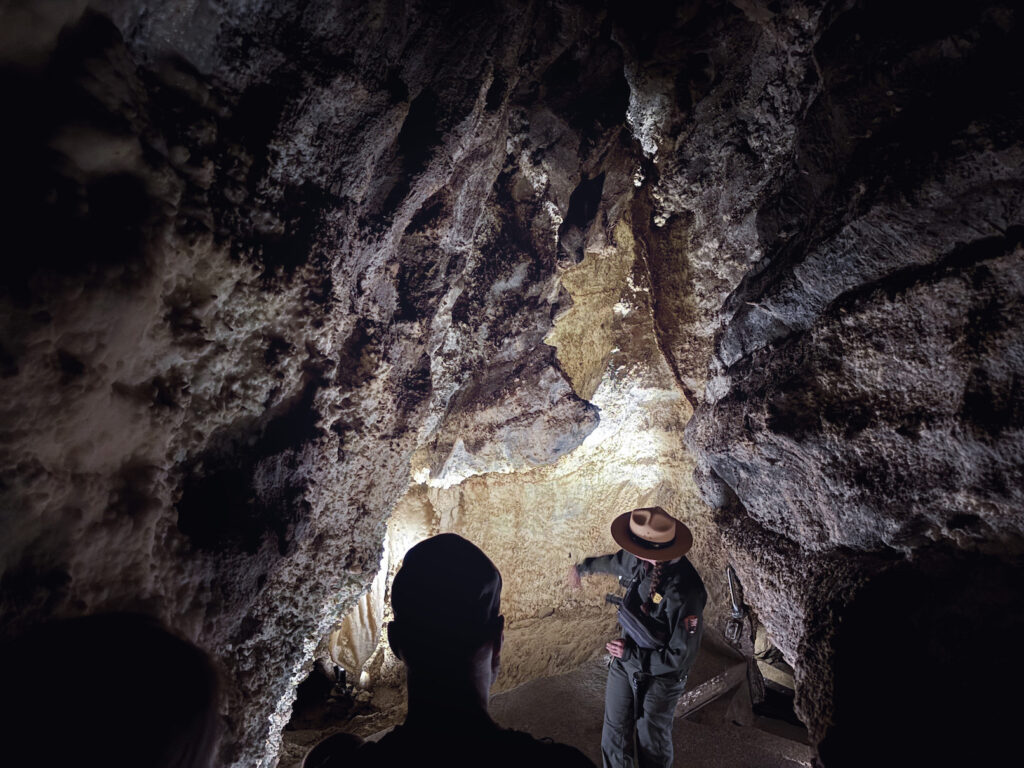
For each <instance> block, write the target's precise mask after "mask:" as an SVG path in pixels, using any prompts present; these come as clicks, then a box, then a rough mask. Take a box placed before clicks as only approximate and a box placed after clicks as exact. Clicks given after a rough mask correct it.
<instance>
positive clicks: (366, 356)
mask: <svg viewBox="0 0 1024 768" xmlns="http://www.w3.org/2000/svg"><path fill="white" fill-rule="evenodd" d="M1022 57H1024V40H1022V31H1021V20H1020V10H1019V9H1018V8H1017V7H1016V4H1014V3H1011V2H978V3H962V4H958V5H956V6H955V7H950V8H946V7H945V6H936V5H934V4H931V3H924V2H904V3H896V4H893V3H885V2H879V1H876V0H844V1H843V2H816V1H814V0H792V1H791V0H782V1H780V2H760V0H734V1H733V2H724V1H720V2H719V1H716V0H703V1H701V0H694V1H692V2H683V3H668V2H651V3H644V2H641V3H630V4H626V3H611V4H607V5H606V4H600V3H571V2H565V3H545V2H534V3H526V2H523V3H463V2H446V3H412V2H408V3H403V2H385V1H384V0H380V1H379V2H347V3H346V2H326V0H310V1H308V2H293V1H292V0H286V1H284V2H241V1H236V0H225V2H218V3H214V2H207V1H206V0H191V1H190V2H186V3H177V2H151V3H139V2H133V1H132V0H97V1H96V2H92V3H85V2H71V1H69V2H48V3H33V2H27V1H26V2H12V3H6V4H4V6H3V8H2V9H0V81H2V83H3V94H4V99H5V107H6V109H5V112H6V114H7V117H6V118H5V120H4V121H3V122H2V127H0V131H2V132H3V142H2V144H0V146H2V149H0V155H2V163H3V174H2V178H3V182H2V185H0V187H2V190H3V191H2V194H3V201H2V210H3V212H4V213H3V216H4V223H5V225H4V244H3V248H4V252H5V256H4V260H3V261H4V266H3V270H4V277H3V280H2V283H0V431H2V436H3V439H2V440H0V498H2V504H3V515H4V523H3V535H2V536H0V574H2V575H0V588H2V595H0V600H2V602H0V605H2V619H0V626H2V629H3V631H4V632H5V633H15V632H18V631H20V630H22V629H24V628H26V627H28V626H30V625H31V624H33V623H35V622H37V621H40V620H42V619H45V618H47V617H51V616H59V615H74V614H80V613H85V612H90V611H97V610H105V609H131V610H141V611H145V612H149V613H154V614H156V615H158V616H160V617H161V618H163V619H164V620H165V621H167V622H168V623H170V624H171V625H173V626H175V627H177V628H178V629H179V630H180V631H182V632H183V633H184V634H186V635H187V636H188V637H190V638H191V639H193V640H195V641H196V642H197V643H198V644H200V645H201V646H202V647H204V648H206V649H207V650H209V651H210V652H211V653H212V654H213V655H214V656H215V658H216V659H217V660H218V664H219V665H220V666H221V668H222V670H223V671H224V672H225V679H226V680H227V681H228V683H227V685H226V695H227V700H226V702H225V705H224V711H225V718H226V724H227V736H226V738H225V740H224V746H223V748H222V755H221V759H222V762H223V763H224V764H231V765H270V764H271V763H272V762H273V759H274V755H275V753H276V750H277V748H278V743H279V738H280V729H281V727H282V726H283V724H284V722H285V721H286V720H287V718H288V714H289V711H290V707H291V702H292V698H293V695H294V687H295V684H296V683H297V682H298V681H299V680H300V679H301V678H302V677H303V676H304V675H305V674H306V672H307V671H308V668H309V664H310V662H311V660H312V657H313V654H314V652H315V650H316V648H317V644H318V643H321V642H322V640H323V638H324V637H325V636H327V633H328V632H329V630H331V629H332V628H334V627H336V626H337V624H338V622H339V621H340V618H341V616H342V615H343V614H344V612H345V611H347V610H348V609H349V608H350V607H351V606H352V605H353V604H354V602H355V601H356V599H357V598H358V597H359V595H360V594H362V593H364V592H365V590H366V589H367V588H368V587H369V586H370V584H371V581H372V580H373V577H374V574H375V573H376V572H377V570H378V568H380V567H381V564H382V562H383V563H384V565H385V568H386V567H389V566H388V557H389V555H388V554H387V552H388V551H389V549H388V547H391V548H394V547H393V545H394V541H395V540H397V539H395V536H398V539H401V536H402V535H406V536H411V535H412V534H411V533H410V531H418V532H419V534H420V535H425V533H427V532H430V531H433V530H442V529H443V530H457V531H460V532H462V533H463V534H464V535H467V536H469V537H470V538H473V539H474V540H476V541H478V542H479V543H481V545H482V546H484V548H485V549H486V550H487V551H488V552H489V553H492V554H493V557H494V560H495V562H496V563H497V564H498V565H499V567H501V568H502V570H503V572H504V573H505V574H506V597H505V600H506V611H507V612H508V614H509V617H510V643H509V645H510V651H509V659H510V661H509V665H508V667H509V668H508V670H507V671H506V675H508V676H509V677H507V681H506V682H507V684H513V683H515V682H520V681H522V680H526V679H530V678H531V677H535V676H538V675H544V674H552V673H554V672H557V671H558V670H559V669H564V668H565V667H567V666H572V665H574V664H578V663H580V662H581V661H582V660H584V659H585V658H587V655H588V654H590V653H592V649H590V648H589V646H586V645H585V644H586V643H587V642H588V641H589V640H590V639H592V637H593V635H594V634H595V633H596V632H600V631H602V628H603V627H604V626H605V625H606V624H607V622H608V617H607V616H606V615H603V614H602V615H598V614H597V613H596V610H597V609H596V608H595V607H594V606H593V605H591V606H589V607H588V606H587V605H585V604H584V603H585V602H586V600H585V599H581V598H578V597H573V596H571V595H569V593H568V592H567V590H566V589H565V587H564V584H562V583H561V581H560V579H561V578H562V576H563V574H564V569H565V567H566V566H567V565H568V564H569V563H570V562H571V561H572V558H579V557H582V556H585V555H587V554H591V553H593V552H594V551H596V550H597V549H599V548H601V547H606V546H610V540H609V539H608V537H607V535H606V530H605V527H604V526H606V523H607V520H608V518H609V516H610V515H611V514H613V513H615V512H617V511H621V510H622V509H624V508H628V507H629V506H632V505H638V504H640V503H660V504H663V505H665V506H666V507H669V508H671V509H673V510H675V511H676V512H677V514H679V515H680V516H681V517H683V518H684V519H686V520H687V521H688V522H689V523H691V525H692V527H693V528H694V530H695V531H696V532H697V533H698V537H697V538H698V546H697V548H696V549H695V551H694V560H695V562H697V564H698V566H699V567H700V568H701V569H702V572H703V573H704V574H705V581H706V582H707V583H708V587H709V592H710V593H711V597H712V602H711V606H710V608H709V617H710V620H711V622H712V623H713V624H715V623H717V624H719V625H720V624H721V622H722V621H724V618H725V614H726V612H727V602H726V598H725V592H724V581H723V579H724V572H723V569H724V566H725V564H726V563H730V564H732V565H733V567H734V568H735V569H736V572H737V573H738V575H739V578H740V580H741V581H742V583H743V585H744V589H745V595H746V599H747V601H748V602H749V603H750V606H751V608H752V609H753V610H754V611H755V612H756V615H757V617H758V619H759V621H761V622H762V623H763V624H764V625H765V627H767V629H768V631H769V633H770V634H771V637H772V640H773V642H774V643H775V644H776V645H777V646H778V648H779V650H780V651H781V652H782V654H783V655H784V656H785V658H786V660H787V661H789V662H790V663H791V664H793V665H794V666H795V669H796V681H797V707H798V711H799V713H800V715H801V717H802V718H803V720H804V722H805V723H806V724H807V725H808V728H809V731H810V734H811V736H812V738H813V739H814V741H815V742H820V744H821V756H822V758H823V759H825V761H826V764H827V765H843V764H856V763H844V757H843V755H849V754H852V753H851V752H849V751H848V748H850V747H849V745H850V744H851V743H853V741H854V738H853V736H852V735H851V733H852V732H854V731H855V730H856V729H855V728H854V725H855V724H856V725H857V726H858V727H859V724H860V721H859V720H858V719H857V716H856V714H851V712H855V711H856V710H857V706H858V702H860V701H861V699H860V698H858V697H860V696H862V695H864V693H863V691H861V690H860V689H859V688H858V687H857V684H856V682H850V681H856V680H858V679H859V678H860V677H862V675H863V672H864V669H862V668H860V667H858V666H857V665H856V664H855V663H853V662H852V661H850V659H851V657H852V656H854V655H855V651H853V650H851V649H852V648H855V647H856V646H857V644H858V643H861V642H864V643H866V646H867V647H871V648H873V649H874V651H873V652H877V653H884V647H883V646H876V645H872V642H874V640H873V638H868V637H861V636H860V635H857V634H855V633H854V634H851V633H850V632H849V631H844V630H841V629H840V626H841V619H842V617H843V616H844V615H849V616H851V617H860V618H863V617H865V616H871V615H875V612H877V615H880V616H886V617H889V618H891V619H892V620H893V621H895V622H896V623H899V617H901V616H910V617H911V618H912V623H913V627H914V630H913V631H915V632H920V633H922V634H929V635H935V634H941V633H942V632H943V631H944V629H945V626H946V625H945V624H943V623H940V622H939V620H938V619H936V618H934V616H935V615H936V614H935V611H932V610H931V608H935V609H938V608H939V607H940V606H941V607H945V606H946V603H945V602H943V600H942V599H941V598H940V597H939V596H937V595H936V594H930V593H929V588H928V584H940V585H943V589H944V590H946V592H945V594H948V595H952V596H953V597H951V598H950V599H951V600H953V599H956V600H958V601H959V602H958V604H957V610H958V611H959V613H957V614H956V616H957V617H958V618H957V626H958V627H964V626H968V625H970V626H974V627H979V626H980V627H981V629H979V630H977V631H978V632H979V633H980V634H979V635H978V636H975V635H970V634H965V635H959V634H956V633H954V635H953V638H952V639H951V640H950V641H949V642H950V644H956V643H960V642H963V643H972V642H975V641H977V640H978V638H979V637H982V636H983V639H984V641H985V642H986V643H987V644H988V645H989V647H991V648H993V649H994V650H993V652H992V654H991V658H993V659H996V660H1000V659H1004V658H1009V650H1007V649H1006V648H1004V646H1005V643H1006V638H1007V637H1012V636H1014V633H1016V636H1019V630H1020V629H1021V623H1022V622H1024V618H1022V617H1021V615H1020V611H1019V607H1018V606H1017V602H1018V601H1017V598H1016V597H1015V595H1016V594H1017V592H1016V591H1015V588H1013V589H1011V586H1008V585H1013V584H1019V583H1020V557H1021V555H1022V546H1021V542H1022V534H1024V515H1022V514H1021V501H1022V499H1021V493H1022V491H1021V488H1022V487H1024V482H1022V480H1024V478H1022V466H1024V461H1022V459H1024V444H1022V440H1021V430H1022V428H1024V395H1022V383H1021V382H1022V381H1024V333H1022V331H1024V310H1022V306H1024V305H1022V302H1021V296H1022V292H1024V269H1022V266H1024V264H1022V259H1024V173H1022V170H1024V131H1022V128H1024V98H1022V93H1021V80H1020V77H1019V73H1020V72H1022V71H1024V66H1022V65H1024V61H1022ZM392 512H395V518H396V519H401V520H406V521H413V522H408V526H407V528H406V529H405V533H404V534H401V533H399V534H395V536H393V535H392V534H388V536H389V537H390V538H391V543H390V544H388V545H385V532H386V530H387V527H388V521H389V519H391V517H392ZM402 540H403V541H404V539H402ZM399 549H401V548H400V547H399ZM382 553H384V559H383V561H382ZM400 554H401V553H400V551H397V552H396V555H395V556H396V557H398V556H400ZM392 565H393V563H392ZM963 573H969V574H971V575H970V577H969V578H968V579H967V580H966V581H965V580H964V579H963V578H960V574H963ZM978 592H980V593H983V594H984V598H979V599H977V600H974V599H972V597H971V595H974V594H975V593H978ZM886 595H890V596H891V597H888V598H887V597H886ZM589 597H593V595H590V596H589ZM589 597H588V598H587V599H589ZM897 597H899V599H901V600H903V599H906V600H908V601H910V602H912V603H914V604H915V607H914V608H913V610H910V611H908V612H907V613H900V612H899V611H896V609H895V608H894V607H893V604H892V603H891V600H896V599H897ZM886 600H890V602H886ZM915 601H916V602H915ZM591 602H593V601H591ZM997 614H998V615H999V616H1001V617H1002V618H1001V619H1000V621H1002V622H1003V623H1001V624H998V625H993V626H992V629H991V631H988V630H987V629H985V628H986V627H988V626H989V625H988V624H987V623H986V622H987V621H989V618H990V617H991V616H993V615H997ZM851 620H852V619H851ZM958 631H959V630H958ZM963 631H964V632H966V630H963ZM908 632H909V630H908ZM889 634H894V635H895V636H896V637H895V639H894V641H893V642H894V647H896V648H899V649H902V651H901V652H903V653H906V654H912V653H913V643H910V642H909V641H907V640H906V637H907V635H900V634H899V632H897V631H896V630H891V631H889ZM517 637H519V638H521V639H522V643H521V644H519V645H516V643H515V642H513V641H514V640H515V639H516V638H517ZM531 643H532V644H536V645H537V647H541V648H544V649H546V650H545V652H544V653H543V654H540V655H537V654H534V655H531V654H530V653H528V652H526V651H523V650H516V648H520V649H522V648H526V647H528V646H529V645H530V644H531ZM901 643H902V645H901ZM992 644H994V646H993V645H992ZM904 646H905V647H904ZM953 655H955V654H954V653H953V651H952V650H950V651H949V653H946V652H945V651H942V650H941V649H939V650H934V649H933V653H932V656H929V657H928V658H929V659H931V661H932V662H934V664H936V665H939V664H943V663H951V662H950V658H951V657H952V656H953ZM894 669H895V667H894ZM998 669H999V667H998V665H997V664H995V663H994V662H993V666H992V669H988V668H987V667H986V670H987V671H988V672H991V673H992V675H995V674H998ZM840 671H842V675H843V676H841V675H840ZM992 675H990V677H991V676H992ZM918 682H920V681H918ZM986 690H987V689H986ZM965 695H967V696H970V695H972V694H971V691H970V689H968V690H967V692H966V693H965ZM843 718H846V719H845V720H843ZM844 723H846V725H845V726H844ZM921 727H922V728H923V727H925V726H924V725H922V726H921ZM844 750H845V751H844Z"/></svg>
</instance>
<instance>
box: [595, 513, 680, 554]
mask: <svg viewBox="0 0 1024 768" xmlns="http://www.w3.org/2000/svg"><path fill="white" fill-rule="evenodd" d="M632 514H633V513H632V512H623V513H622V514H621V515H619V516H618V517H616V518H615V519H614V520H612V538H613V539H615V543H616V544H618V545H619V546H620V547H622V548H623V549H624V550H626V551H627V552H629V553H630V554H633V555H636V556H637V557H642V558H645V559H647V560H655V561H658V562H662V561H665V560H675V559H676V558H677V557H682V556H683V555H685V554H686V553H687V552H689V551H690V547H692V546H693V534H692V533H691V532H690V529H689V528H687V527H686V525H685V524H684V523H681V522H679V521H678V520H675V518H673V520H675V524H676V536H675V539H674V540H673V542H672V543H671V544H670V545H669V546H667V547H659V548H657V549H655V548H653V547H651V548H648V547H645V546H643V545H642V544H640V543H638V542H637V541H636V540H635V539H634V538H633V537H632V536H630V532H629V516H630V515H632Z"/></svg>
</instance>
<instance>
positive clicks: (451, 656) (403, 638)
mask: <svg viewBox="0 0 1024 768" xmlns="http://www.w3.org/2000/svg"><path fill="white" fill-rule="evenodd" d="M391 607H392V609H393V610H394V614H395V620H394V621H393V622H391V624H390V625H389V627H388V639H389V641H390V643H391V647H392V649H393V650H394V651H395V654H396V655H397V656H399V657H400V658H402V659H403V660H404V661H405V662H406V664H408V665H410V666H416V667H421V666H422V667H432V666H438V665H452V664H457V663H458V662H460V661H463V660H470V659H472V658H473V657H474V656H475V655H476V654H477V652H478V651H480V650H481V649H482V648H485V649H489V650H490V651H491V652H492V655H493V657H494V658H493V664H494V665H495V673H496V664H497V657H498V654H499V652H500V649H501V639H502V630H503V629H504V625H505V623H504V622H505V619H504V617H503V616H501V615H500V613H501V574H500V573H499V572H498V569H497V568H495V567H494V563H492V562H491V561H490V559H489V558H488V557H487V555H485V554H484V553H483V552H481V551H480V549H479V548H478V547H476V546H475V545H473V544H471V543H470V542H468V541H466V540H465V539H464V538H462V537H461V536H458V535H456V534H454V533H443V534H441V535H439V536H434V537H433V538H430V539H427V540H426V541H422V542H420V543H419V544H417V545H416V546H415V547H413V548H412V549H410V550H409V551H408V552H407V553H406V555H405V559H404V561H403V563H402V567H401V568H400V569H399V571H398V573H397V574H396V575H395V579H394V582H393V583H392V585H391Z"/></svg>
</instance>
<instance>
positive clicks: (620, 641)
mask: <svg viewBox="0 0 1024 768" xmlns="http://www.w3.org/2000/svg"><path fill="white" fill-rule="evenodd" d="M604 647H605V648H607V649H608V653H610V654H611V655H612V656H614V657H615V658H616V659H621V658H622V654H624V653H625V652H626V640H625V638H622V637H620V638H617V639H615V640H612V641H611V642H610V643H605V644H604Z"/></svg>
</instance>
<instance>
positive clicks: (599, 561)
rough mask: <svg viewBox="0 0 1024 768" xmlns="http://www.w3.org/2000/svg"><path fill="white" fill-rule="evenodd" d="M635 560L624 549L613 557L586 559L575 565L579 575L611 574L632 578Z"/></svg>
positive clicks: (603, 556)
mask: <svg viewBox="0 0 1024 768" xmlns="http://www.w3.org/2000/svg"><path fill="white" fill-rule="evenodd" d="M635 562H636V558H635V557H633V555H631V554H629V552H627V551H626V550H624V549H620V550H619V551H618V552H616V553H615V554H614V555H601V556H600V557H588V558H585V559H584V560H583V562H582V563H577V564H576V572H577V573H579V574H581V575H586V574H589V573H611V574H614V575H615V576H627V577H628V576H632V575H633V564H634V563H635Z"/></svg>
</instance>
